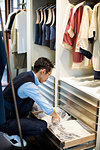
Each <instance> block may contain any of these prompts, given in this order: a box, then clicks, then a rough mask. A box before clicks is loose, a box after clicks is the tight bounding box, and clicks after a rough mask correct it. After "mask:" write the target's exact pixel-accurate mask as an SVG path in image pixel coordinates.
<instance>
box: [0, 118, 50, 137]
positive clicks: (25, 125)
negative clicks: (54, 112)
mask: <svg viewBox="0 0 100 150" xmlns="http://www.w3.org/2000/svg"><path fill="white" fill-rule="evenodd" d="M20 124H21V129H22V135H23V138H26V137H28V136H35V135H41V134H43V133H44V132H45V131H46V129H47V123H46V122H45V121H43V120H39V119H37V118H34V117H33V118H20ZM0 131H2V132H4V133H7V134H8V135H19V130H18V124H17V120H16V119H10V120H8V121H7V122H6V123H5V124H4V125H2V126H0Z"/></svg>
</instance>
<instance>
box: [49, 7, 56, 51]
mask: <svg viewBox="0 0 100 150" xmlns="http://www.w3.org/2000/svg"><path fill="white" fill-rule="evenodd" d="M52 16H53V19H52V24H51V26H50V49H51V50H56V7H55V8H52Z"/></svg>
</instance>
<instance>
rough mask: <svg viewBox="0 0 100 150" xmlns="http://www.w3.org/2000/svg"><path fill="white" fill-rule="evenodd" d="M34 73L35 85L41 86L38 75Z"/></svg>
mask: <svg viewBox="0 0 100 150" xmlns="http://www.w3.org/2000/svg"><path fill="white" fill-rule="evenodd" d="M32 73H33V74H34V79H35V84H36V85H37V86H38V85H39V80H38V78H37V76H36V74H35V73H34V72H33V71H32Z"/></svg>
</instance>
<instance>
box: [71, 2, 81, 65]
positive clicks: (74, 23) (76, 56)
mask: <svg viewBox="0 0 100 150" xmlns="http://www.w3.org/2000/svg"><path fill="white" fill-rule="evenodd" d="M82 14H83V5H82V6H80V7H78V8H77V10H76V11H75V13H74V15H73V17H72V20H71V24H70V28H71V32H73V35H74V36H73V63H80V62H82V61H83V55H82V54H80V53H79V52H75V49H76V42H77V39H78V34H79V30H80V24H81V19H82ZM69 34H70V33H69Z"/></svg>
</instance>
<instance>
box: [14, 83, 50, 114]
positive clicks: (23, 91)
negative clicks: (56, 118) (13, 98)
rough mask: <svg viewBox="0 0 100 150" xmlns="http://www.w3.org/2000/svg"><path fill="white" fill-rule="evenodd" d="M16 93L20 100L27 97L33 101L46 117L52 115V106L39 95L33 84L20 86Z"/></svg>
mask: <svg viewBox="0 0 100 150" xmlns="http://www.w3.org/2000/svg"><path fill="white" fill-rule="evenodd" d="M17 93H18V96H19V97H20V98H22V99H24V98H27V97H30V98H31V99H33V100H34V101H35V102H36V103H37V104H38V105H39V106H40V108H41V109H42V110H43V111H44V112H45V113H46V114H47V115H50V114H52V113H53V107H52V105H51V104H50V103H49V102H48V101H47V100H46V99H45V97H43V96H42V95H41V94H40V90H39V88H38V86H36V85H35V84H34V83H33V82H27V83H24V84H23V85H21V86H20V87H19V88H18V91H17Z"/></svg>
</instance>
